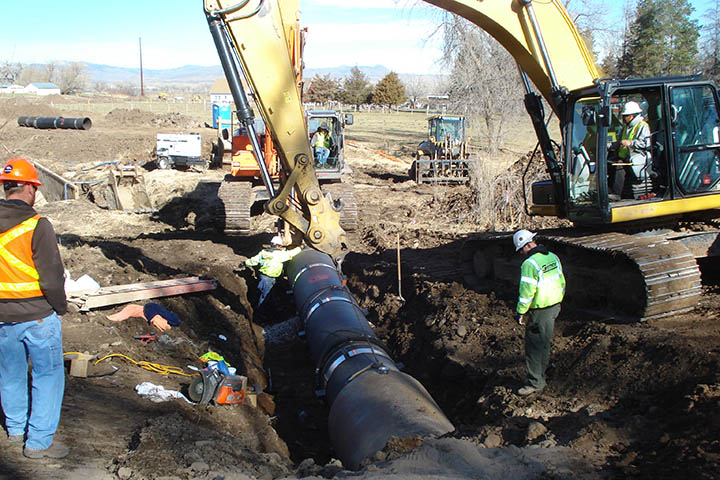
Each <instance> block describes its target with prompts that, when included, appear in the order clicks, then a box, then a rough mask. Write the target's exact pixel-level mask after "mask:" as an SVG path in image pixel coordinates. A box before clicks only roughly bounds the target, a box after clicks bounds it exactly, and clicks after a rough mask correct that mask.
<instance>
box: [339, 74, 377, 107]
mask: <svg viewBox="0 0 720 480" xmlns="http://www.w3.org/2000/svg"><path fill="white" fill-rule="evenodd" d="M371 93H372V86H371V85H370V80H368V78H367V75H365V74H364V73H363V72H362V71H361V70H360V69H359V68H358V67H353V68H352V70H350V76H349V77H346V78H345V80H344V81H343V85H342V89H341V90H340V99H341V100H342V102H343V103H347V104H350V105H356V106H358V107H359V106H360V105H362V104H363V103H368V102H369V101H370V95H371Z"/></svg>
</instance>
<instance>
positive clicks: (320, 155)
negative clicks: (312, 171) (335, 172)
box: [315, 147, 330, 166]
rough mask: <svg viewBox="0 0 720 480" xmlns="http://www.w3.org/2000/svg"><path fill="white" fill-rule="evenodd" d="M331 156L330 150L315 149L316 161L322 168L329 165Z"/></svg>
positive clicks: (323, 148)
mask: <svg viewBox="0 0 720 480" xmlns="http://www.w3.org/2000/svg"><path fill="white" fill-rule="evenodd" d="M329 156H330V149H329V148H325V147H316V148H315V161H316V162H317V163H318V165H320V166H325V164H326V163H327V159H328V157H329Z"/></svg>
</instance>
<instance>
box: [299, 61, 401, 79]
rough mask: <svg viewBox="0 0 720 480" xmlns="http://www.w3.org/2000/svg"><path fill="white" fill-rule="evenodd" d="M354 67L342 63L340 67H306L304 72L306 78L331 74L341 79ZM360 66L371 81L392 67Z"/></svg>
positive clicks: (382, 75) (383, 74) (385, 73)
mask: <svg viewBox="0 0 720 480" xmlns="http://www.w3.org/2000/svg"><path fill="white" fill-rule="evenodd" d="M353 68H355V67H353V66H349V65H340V66H339V67H329V68H306V69H305V72H304V74H305V78H306V79H310V78H312V77H314V76H315V75H320V76H321V77H324V76H325V75H327V74H330V78H334V79H340V78H345V77H348V76H350V70H352V69H353ZM358 68H359V69H360V71H361V72H363V73H364V74H365V75H367V77H368V79H370V81H371V82H377V81H378V80H380V79H381V78H383V77H384V76H385V75H387V74H388V73H390V69H388V68H387V67H384V66H382V65H375V66H373V67H368V66H365V67H360V66H358Z"/></svg>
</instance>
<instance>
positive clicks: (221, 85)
mask: <svg viewBox="0 0 720 480" xmlns="http://www.w3.org/2000/svg"><path fill="white" fill-rule="evenodd" d="M210 103H211V104H215V105H232V103H233V97H232V93H231V92H230V85H228V82H227V80H226V79H225V77H220V78H218V79H216V80H215V82H214V83H213V85H212V87H210Z"/></svg>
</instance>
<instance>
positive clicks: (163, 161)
mask: <svg viewBox="0 0 720 480" xmlns="http://www.w3.org/2000/svg"><path fill="white" fill-rule="evenodd" d="M156 163H157V166H158V168H160V169H162V170H167V169H168V168H170V167H171V166H172V162H171V161H170V159H169V158H168V157H158V159H157V162H156Z"/></svg>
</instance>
